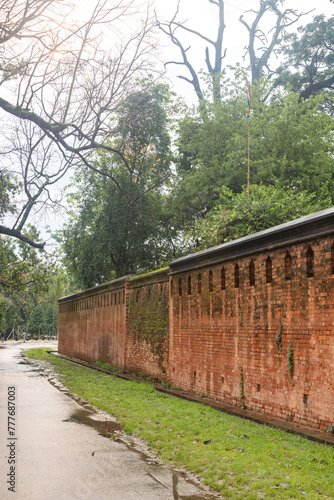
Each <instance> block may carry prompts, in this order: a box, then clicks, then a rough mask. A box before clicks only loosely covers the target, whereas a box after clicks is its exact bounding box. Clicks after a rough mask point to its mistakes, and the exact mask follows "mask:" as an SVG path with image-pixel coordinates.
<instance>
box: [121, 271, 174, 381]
mask: <svg viewBox="0 0 334 500" xmlns="http://www.w3.org/2000/svg"><path fill="white" fill-rule="evenodd" d="M168 301H169V269H167V270H164V271H163V272H160V273H153V274H151V275H149V276H146V277H139V278H136V279H133V280H132V281H131V286H130V291H129V305H128V318H127V342H126V367H127V369H128V370H130V371H132V372H135V373H143V374H145V375H149V376H151V377H153V378H158V379H160V380H166V372H167V368H168V330H169V328H168V321H169V303H168Z"/></svg>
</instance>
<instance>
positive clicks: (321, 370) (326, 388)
mask: <svg viewBox="0 0 334 500" xmlns="http://www.w3.org/2000/svg"><path fill="white" fill-rule="evenodd" d="M237 270H238V272H237ZM222 271H223V272H222ZM236 273H237V274H236ZM199 275H200V280H199ZM168 280H169V281H168ZM236 285H238V286H236ZM333 292H334V210H329V211H325V212H321V213H319V214H314V215H312V216H309V217H306V218H303V219H300V220H299V221H294V222H293V223H289V224H286V225H283V226H279V227H277V228H273V229H271V230H268V231H265V232H263V233H258V234H257V235H252V236H250V237H246V238H243V239H240V240H236V241H235V242H232V243H231V244H226V245H222V246H220V247H215V248H213V249H209V250H207V251H204V252H200V253H197V254H193V255H190V256H187V257H184V258H181V259H178V260H176V261H174V262H172V263H171V264H170V269H169V270H163V271H161V272H155V273H150V274H148V275H145V276H139V277H135V278H122V279H120V280H115V281H114V282H112V283H109V284H106V285H102V286H100V287H96V288H94V289H91V290H87V291H85V292H81V293H79V294H76V295H73V296H71V297H65V298H63V299H60V301H59V305H60V314H59V352H61V353H64V354H68V355H71V356H74V357H78V358H82V359H85V360H88V361H96V360H100V361H102V362H109V363H110V364H112V365H114V366H117V367H120V368H122V369H124V368H127V369H128V370H131V371H133V372H140V373H143V374H145V375H149V376H151V377H154V378H159V379H162V380H166V381H168V382H169V383H170V384H172V385H177V386H180V387H181V388H182V389H185V390H189V391H192V392H194V393H197V394H203V395H205V396H210V397H212V398H214V399H216V400H218V401H224V402H227V403H230V404H232V405H237V406H239V407H240V406H244V405H246V406H247V408H249V409H253V410H256V411H260V412H263V413H265V414H268V415H272V416H275V417H279V418H282V419H289V420H293V421H295V422H300V423H301V424H306V425H309V426H313V427H315V428H322V429H323V428H325V427H326V426H327V425H329V424H332V423H334V293H333Z"/></svg>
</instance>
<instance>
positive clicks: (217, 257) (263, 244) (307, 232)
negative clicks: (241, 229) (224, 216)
mask: <svg viewBox="0 0 334 500" xmlns="http://www.w3.org/2000/svg"><path fill="white" fill-rule="evenodd" d="M329 234H334V207H333V208H329V209H327V210H322V211H321V212H317V213H315V214H311V215H307V216H305V217H301V218H300V219H296V220H293V221H290V222H286V223H285V224H280V225H279V226H275V227H272V228H270V229H266V230H264V231H260V232H258V233H254V234H251V235H248V236H244V237H243V238H239V239H237V240H234V241H230V242H228V243H223V244H222V245H217V246H215V247H212V248H209V249H207V250H202V251H201V252H197V253H194V254H190V255H186V256H185V257H180V258H179V259H176V260H174V261H173V262H171V264H170V268H171V272H170V274H177V273H180V272H185V271H190V270H193V269H198V268H201V267H206V266H208V265H213V264H218V263H220V262H224V261H229V260H233V259H237V258H240V257H246V256H248V255H252V254H254V253H258V252H262V251H270V250H273V249H276V248H279V247H281V246H285V245H289V244H295V243H300V242H302V241H307V240H310V239H314V238H317V237H320V236H326V235H329Z"/></svg>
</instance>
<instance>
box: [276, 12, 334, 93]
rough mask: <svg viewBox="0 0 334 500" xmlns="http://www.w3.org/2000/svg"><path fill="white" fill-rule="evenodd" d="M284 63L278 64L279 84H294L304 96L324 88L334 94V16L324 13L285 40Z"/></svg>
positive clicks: (294, 88) (325, 91)
mask: <svg viewBox="0 0 334 500" xmlns="http://www.w3.org/2000/svg"><path fill="white" fill-rule="evenodd" d="M280 52H281V54H283V56H284V63H283V64H282V65H281V66H280V67H279V68H278V70H277V74H278V75H279V76H278V78H277V80H276V85H284V86H285V87H286V86H287V85H290V86H291V88H292V89H293V90H294V91H295V92H298V93H299V94H300V98H301V99H308V98H309V97H310V96H311V95H315V94H318V93H319V92H324V93H325V95H326V96H328V97H330V96H331V97H332V98H333V96H334V93H333V90H334V17H331V18H329V19H326V18H325V16H323V15H320V16H316V17H314V19H313V21H312V22H311V23H309V24H307V25H306V26H301V27H300V28H298V30H297V32H295V33H291V34H289V35H287V36H286V37H285V38H284V40H283V43H282V46H281V49H280Z"/></svg>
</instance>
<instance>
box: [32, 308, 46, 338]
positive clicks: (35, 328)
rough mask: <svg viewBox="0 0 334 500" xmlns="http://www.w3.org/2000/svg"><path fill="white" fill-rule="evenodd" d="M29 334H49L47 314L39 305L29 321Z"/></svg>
mask: <svg viewBox="0 0 334 500" xmlns="http://www.w3.org/2000/svg"><path fill="white" fill-rule="evenodd" d="M29 333H30V334H33V335H37V334H42V335H45V334H46V333H47V324H46V318H45V313H44V309H43V307H42V306H41V305H38V306H37V307H36V308H35V309H34V312H33V313H32V315H31V318H30V321H29Z"/></svg>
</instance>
